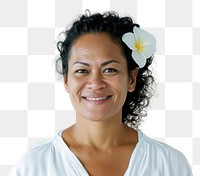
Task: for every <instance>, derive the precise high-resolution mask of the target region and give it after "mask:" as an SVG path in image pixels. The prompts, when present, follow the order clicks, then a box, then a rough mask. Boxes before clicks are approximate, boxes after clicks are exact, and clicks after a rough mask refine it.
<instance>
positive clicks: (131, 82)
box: [128, 68, 138, 92]
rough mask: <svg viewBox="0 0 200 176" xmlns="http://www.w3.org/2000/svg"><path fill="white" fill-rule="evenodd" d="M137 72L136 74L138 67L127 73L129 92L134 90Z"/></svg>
mask: <svg viewBox="0 0 200 176" xmlns="http://www.w3.org/2000/svg"><path fill="white" fill-rule="evenodd" d="M137 74H138V68H136V69H135V70H133V71H131V73H130V75H129V87H128V91H129V92H133V91H134V90H135V86H136V81H137Z"/></svg>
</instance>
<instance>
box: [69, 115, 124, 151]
mask: <svg viewBox="0 0 200 176" xmlns="http://www.w3.org/2000/svg"><path fill="white" fill-rule="evenodd" d="M126 130H127V127H126V125H124V124H123V123H122V122H121V119H120V118H118V119H116V118H113V119H107V120H105V121H98V122H94V121H90V120H86V119H83V118H77V121H76V124H75V125H74V126H73V128H72V135H73V137H74V139H75V140H76V141H77V142H78V143H79V144H81V145H85V146H91V147H94V148H97V149H98V148H100V149H106V148H108V147H109V146H110V147H111V146H115V145H119V144H120V143H121V142H122V140H123V138H124V135H125V134H126Z"/></svg>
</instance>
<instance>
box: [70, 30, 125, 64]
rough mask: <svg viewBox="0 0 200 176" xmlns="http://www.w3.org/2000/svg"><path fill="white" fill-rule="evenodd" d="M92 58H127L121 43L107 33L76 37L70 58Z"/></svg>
mask: <svg viewBox="0 0 200 176" xmlns="http://www.w3.org/2000/svg"><path fill="white" fill-rule="evenodd" d="M90 58H91V59H95V60H99V59H119V60H121V59H123V60H125V59H124V55H123V52H122V49H121V46H120V44H119V43H118V42H116V41H115V40H114V39H112V37H111V36H110V35H109V34H107V33H89V34H84V35H82V36H80V37H79V38H78V39H76V41H75V42H74V44H73V45H72V47H71V50H70V57H69V60H74V59H75V60H79V59H82V60H83V59H90Z"/></svg>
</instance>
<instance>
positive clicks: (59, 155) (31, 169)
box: [8, 130, 192, 176]
mask: <svg viewBox="0 0 200 176" xmlns="http://www.w3.org/2000/svg"><path fill="white" fill-rule="evenodd" d="M61 133H62V131H60V132H59V133H58V134H57V135H56V136H54V137H52V138H50V139H48V140H47V141H45V142H43V143H41V144H39V145H37V146H35V147H33V148H32V149H30V150H29V151H28V152H27V153H26V154H25V155H24V156H23V157H22V158H21V159H20V161H19V162H18V164H17V165H16V166H14V167H13V169H12V170H11V172H10V174H9V175H8V176H89V174H88V173H87V171H86V169H85V168H84V167H83V165H82V164H81V162H80V161H79V160H78V158H77V157H76V156H75V154H74V153H73V152H72V151H71V150H70V149H69V148H68V146H67V145H66V144H65V142H64V141H63V139H62V137H61ZM124 176H192V172H191V169H190V166H189V164H188V162H187V160H186V158H185V156H184V155H183V154H182V153H181V152H179V151H178V150H176V149H174V148H172V147H170V146H169V145H167V144H164V143H162V142H158V141H155V140H153V139H150V138H148V137H147V136H146V135H145V134H144V133H142V132H141V131H140V130H138V143H137V145H136V147H135V149H134V151H133V153H132V156H131V158H130V161H129V166H128V168H127V170H126V172H125V175H124Z"/></svg>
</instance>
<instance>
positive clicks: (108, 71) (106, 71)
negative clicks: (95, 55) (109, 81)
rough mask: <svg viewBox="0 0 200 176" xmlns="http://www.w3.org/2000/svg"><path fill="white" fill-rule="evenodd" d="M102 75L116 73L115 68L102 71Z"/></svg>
mask: <svg viewBox="0 0 200 176" xmlns="http://www.w3.org/2000/svg"><path fill="white" fill-rule="evenodd" d="M103 72H104V73H117V70H116V69H115V68H106V69H104V71H103Z"/></svg>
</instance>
